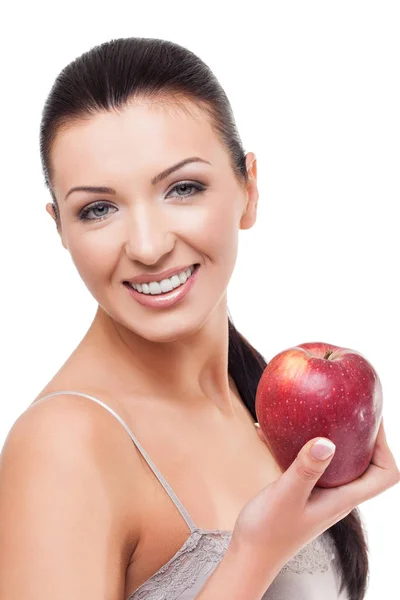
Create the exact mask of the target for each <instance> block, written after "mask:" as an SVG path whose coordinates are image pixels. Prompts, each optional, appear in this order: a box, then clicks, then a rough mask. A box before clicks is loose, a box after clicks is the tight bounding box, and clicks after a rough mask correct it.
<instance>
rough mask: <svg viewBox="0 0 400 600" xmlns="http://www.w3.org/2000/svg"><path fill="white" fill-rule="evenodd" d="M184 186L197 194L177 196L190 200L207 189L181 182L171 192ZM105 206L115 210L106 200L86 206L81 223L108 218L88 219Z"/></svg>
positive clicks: (190, 182) (81, 216)
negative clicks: (94, 211)
mask: <svg viewBox="0 0 400 600" xmlns="http://www.w3.org/2000/svg"><path fill="white" fill-rule="evenodd" d="M183 185H184V186H186V187H189V188H193V189H195V190H196V192H194V193H193V194H186V195H185V196H177V197H178V198H190V197H192V196H194V195H195V194H197V193H200V192H204V191H205V189H206V187H205V186H204V185H202V184H200V183H194V182H192V181H180V182H179V183H177V184H176V185H174V187H173V188H171V192H173V191H174V190H175V189H176V188H178V187H180V186H183ZM103 206H107V207H109V208H113V207H111V205H110V204H109V203H108V202H106V201H104V200H99V201H98V202H94V203H93V204H90V205H89V206H86V207H85V208H83V209H82V210H81V211H80V213H79V215H78V218H79V220H80V221H101V220H102V219H105V218H106V217H108V214H106V215H104V216H102V217H95V218H94V219H91V218H88V214H89V213H90V212H91V211H92V210H95V209H96V208H100V207H103ZM114 208H115V207H114Z"/></svg>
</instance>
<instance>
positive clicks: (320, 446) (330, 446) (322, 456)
mask: <svg viewBox="0 0 400 600" xmlns="http://www.w3.org/2000/svg"><path fill="white" fill-rule="evenodd" d="M335 450H336V446H335V444H334V443H333V442H331V441H330V440H327V439H326V438H321V439H320V440H318V441H317V442H315V444H314V445H313V447H312V448H311V456H312V457H313V458H315V459H316V460H326V459H327V458H329V457H330V456H332V454H333V453H334V452H335Z"/></svg>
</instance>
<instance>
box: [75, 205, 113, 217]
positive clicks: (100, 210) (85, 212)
mask: <svg viewBox="0 0 400 600" xmlns="http://www.w3.org/2000/svg"><path fill="white" fill-rule="evenodd" d="M109 208H114V209H115V210H117V209H116V208H115V206H111V205H110V204H107V203H106V202H97V203H96V204H92V205H91V206H86V208H83V209H82V210H81V212H80V213H79V219H80V220H81V221H99V220H101V219H104V217H108V215H109V213H108V211H107V209H109ZM96 211H97V214H96ZM91 213H92V214H93V215H94V217H89V215H90V214H91Z"/></svg>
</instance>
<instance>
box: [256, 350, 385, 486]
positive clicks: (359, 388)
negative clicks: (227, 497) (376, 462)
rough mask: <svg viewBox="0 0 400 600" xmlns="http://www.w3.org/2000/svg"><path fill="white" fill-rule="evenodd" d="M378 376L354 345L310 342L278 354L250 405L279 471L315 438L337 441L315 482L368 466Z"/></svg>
mask: <svg viewBox="0 0 400 600" xmlns="http://www.w3.org/2000/svg"><path fill="white" fill-rule="evenodd" d="M382 408H383V398H382V386H381V382H380V380H379V377H378V375H377V373H376V371H375V370H374V368H373V367H372V365H371V364H370V363H369V362H368V361H367V360H366V359H365V358H364V357H363V356H362V355H361V354H360V353H359V352H357V351H356V350H350V349H349V348H341V347H339V346H334V345H333V344H325V343H322V342H309V343H305V344H300V345H299V346H295V347H293V348H289V349H288V350H284V351H283V352H280V353H279V354H277V355H276V356H275V357H274V358H273V359H272V360H271V361H270V362H269V363H268V365H267V367H266V368H265V369H264V372H263V374H262V376H261V379H260V381H259V384H258V387H257V392H256V401H255V410H256V415H257V419H258V423H259V425H260V428H261V430H262V432H263V433H264V435H265V437H266V439H267V444H268V446H269V448H270V451H271V453H272V454H273V456H274V458H275V460H276V461H277V463H278V464H279V466H280V468H281V469H283V470H284V471H285V470H286V469H287V468H288V467H289V466H290V465H291V463H292V462H293V461H294V460H295V458H296V456H297V454H298V453H299V451H300V450H301V448H302V447H303V446H304V444H306V443H307V442H308V441H309V440H310V439H312V438H314V437H326V438H328V439H330V440H331V441H332V442H333V443H334V444H335V445H336V451H335V455H334V457H333V459H332V461H331V463H330V465H329V466H328V467H327V469H326V470H325V472H324V473H323V474H322V476H321V477H320V478H319V480H318V482H317V486H319V487H324V488H331V487H336V486H339V485H344V484H346V483H349V482H350V481H353V480H354V479H356V478H357V477H360V476H361V475H362V474H363V473H364V472H365V471H366V469H367V468H368V466H369V464H370V462H371V458H372V455H373V451H374V446H375V441H376V437H377V434H378V429H379V424H380V421H381V417H382Z"/></svg>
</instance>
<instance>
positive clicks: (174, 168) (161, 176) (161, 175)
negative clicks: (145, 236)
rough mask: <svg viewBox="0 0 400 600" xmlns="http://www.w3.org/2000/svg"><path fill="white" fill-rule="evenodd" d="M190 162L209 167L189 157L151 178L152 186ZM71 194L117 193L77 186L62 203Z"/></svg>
mask: <svg viewBox="0 0 400 600" xmlns="http://www.w3.org/2000/svg"><path fill="white" fill-rule="evenodd" d="M191 162H203V163H207V164H209V165H211V163H210V161H208V160H204V159H203V158H200V157H199V156H191V157H189V158H184V159H183V160H181V161H179V162H178V163H176V164H175V165H172V167H168V169H165V170H164V171H161V173H159V174H158V175H156V176H155V177H153V179H152V180H151V183H152V185H156V183H159V182H160V181H161V180H162V179H165V177H168V175H170V174H171V173H173V172H174V171H177V170H178V169H181V168H182V167H183V166H184V165H187V164H188V163H191ZM72 192H92V193H94V194H114V195H115V194H116V193H117V192H116V191H115V190H114V188H109V187H104V186H100V187H99V186H97V187H96V186H93V185H78V186H75V187H72V188H71V189H70V190H69V191H68V192H67V194H66V196H65V198H64V202H65V200H66V199H67V198H68V196H69V195H70V194H72Z"/></svg>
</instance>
